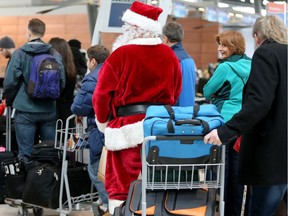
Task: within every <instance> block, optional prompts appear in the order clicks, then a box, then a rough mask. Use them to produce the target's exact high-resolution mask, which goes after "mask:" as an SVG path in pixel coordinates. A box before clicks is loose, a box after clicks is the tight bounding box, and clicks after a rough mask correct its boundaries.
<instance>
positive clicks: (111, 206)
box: [108, 199, 124, 215]
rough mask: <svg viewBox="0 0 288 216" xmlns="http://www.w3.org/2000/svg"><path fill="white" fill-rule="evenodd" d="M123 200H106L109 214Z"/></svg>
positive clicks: (111, 213) (112, 212)
mask: <svg viewBox="0 0 288 216" xmlns="http://www.w3.org/2000/svg"><path fill="white" fill-rule="evenodd" d="M123 202H124V200H113V199H109V200H108V206H109V207H108V208H109V214H110V215H113V214H114V209H115V208H116V207H118V206H120V205H121V204H122V203H123Z"/></svg>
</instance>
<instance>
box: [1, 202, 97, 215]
mask: <svg viewBox="0 0 288 216" xmlns="http://www.w3.org/2000/svg"><path fill="white" fill-rule="evenodd" d="M86 209H87V208H86ZM32 212H33V210H32V209H29V213H30V215H31V216H33V215H34V214H33V213H32ZM59 215H60V212H57V211H53V210H49V209H44V215H43V216H59ZM0 216H18V208H17V207H11V206H9V205H7V204H1V205H0ZM69 216H94V214H93V211H92V210H91V209H90V210H85V211H72V212H71V213H69Z"/></svg>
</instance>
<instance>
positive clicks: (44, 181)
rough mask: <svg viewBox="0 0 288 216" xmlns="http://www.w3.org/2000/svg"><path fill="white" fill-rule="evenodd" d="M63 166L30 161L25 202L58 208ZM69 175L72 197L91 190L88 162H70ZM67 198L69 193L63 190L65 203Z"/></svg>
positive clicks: (24, 193) (63, 201)
mask: <svg viewBox="0 0 288 216" xmlns="http://www.w3.org/2000/svg"><path fill="white" fill-rule="evenodd" d="M61 168H62V166H56V165H53V164H50V163H40V162H39V161H31V162H30V163H28V164H27V165H26V173H27V176H26V184H25V188H24V192H23V197H22V200H23V202H24V203H29V204H34V205H38V206H41V207H46V208H51V209H57V208H58V207H59V194H60V182H61ZM67 176H68V182H69V189H70V196H71V197H77V196H80V195H82V194H87V193H90V192H91V181H90V178H89V175H88V171H87V165H86V164H82V163H76V162H75V163H72V164H69V165H68V172H67ZM66 200H67V194H66V192H65V191H63V198H62V203H65V202H66Z"/></svg>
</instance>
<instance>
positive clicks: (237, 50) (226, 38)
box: [216, 31, 245, 55]
mask: <svg viewBox="0 0 288 216" xmlns="http://www.w3.org/2000/svg"><path fill="white" fill-rule="evenodd" d="M216 42H217V43H218V44H219V45H220V44H221V45H223V46H226V47H228V48H229V50H230V51H231V52H232V53H233V54H236V55H243V54H244V53H245V38H244V37H243V35H242V34H241V33H240V32H237V31H225V32H222V33H220V34H218V35H216Z"/></svg>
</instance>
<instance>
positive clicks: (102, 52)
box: [87, 45, 110, 64]
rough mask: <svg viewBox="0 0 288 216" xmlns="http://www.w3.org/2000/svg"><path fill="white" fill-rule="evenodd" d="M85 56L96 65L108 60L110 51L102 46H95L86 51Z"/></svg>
mask: <svg viewBox="0 0 288 216" xmlns="http://www.w3.org/2000/svg"><path fill="white" fill-rule="evenodd" d="M87 55H88V58H89V59H90V60H91V59H93V58H94V59H95V60H96V61H97V63H98V64H101V63H103V62H104V61H105V60H106V59H107V58H108V56H109V55H110V51H109V50H108V49H107V48H106V47H104V46H103V45H95V46H92V47H90V48H89V49H88V50H87Z"/></svg>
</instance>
